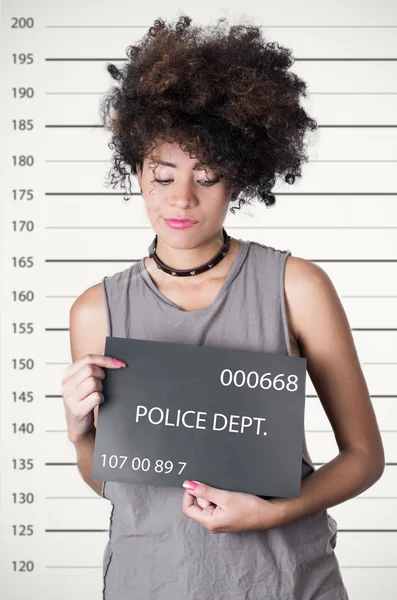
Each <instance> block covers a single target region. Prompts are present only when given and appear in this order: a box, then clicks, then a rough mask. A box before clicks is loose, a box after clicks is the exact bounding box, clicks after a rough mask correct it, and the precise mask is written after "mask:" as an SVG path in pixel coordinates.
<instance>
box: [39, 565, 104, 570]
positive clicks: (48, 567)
mask: <svg viewBox="0 0 397 600" xmlns="http://www.w3.org/2000/svg"><path fill="white" fill-rule="evenodd" d="M45 568H46V569H102V565H100V566H95V565H91V566H90V565H88V566H83V565H46V567H45Z"/></svg>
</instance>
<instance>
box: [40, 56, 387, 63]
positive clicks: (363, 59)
mask: <svg viewBox="0 0 397 600" xmlns="http://www.w3.org/2000/svg"><path fill="white" fill-rule="evenodd" d="M44 60H45V62H107V61H112V60H113V61H117V62H126V61H127V60H129V59H128V58H126V57H124V56H122V57H119V58H114V57H99V56H79V57H77V56H51V57H48V58H45V59H44ZM294 61H295V62H397V57H395V56H379V57H377V56H359V57H353V56H341V57H337V56H335V57H333V56H316V57H300V58H298V57H297V56H294Z"/></svg>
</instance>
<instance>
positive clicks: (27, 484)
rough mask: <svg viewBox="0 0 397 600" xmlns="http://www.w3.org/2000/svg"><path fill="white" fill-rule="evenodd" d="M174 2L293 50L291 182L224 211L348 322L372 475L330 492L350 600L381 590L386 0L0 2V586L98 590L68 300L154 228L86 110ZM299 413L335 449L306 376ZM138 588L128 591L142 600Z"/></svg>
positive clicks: (49, 593)
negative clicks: (300, 271) (77, 424)
mask: <svg viewBox="0 0 397 600" xmlns="http://www.w3.org/2000/svg"><path fill="white" fill-rule="evenodd" d="M183 8H184V10H185V12H186V14H188V15H189V16H191V17H192V18H193V20H194V22H196V23H198V24H204V25H211V24H214V23H215V22H216V20H217V19H218V18H219V17H220V16H227V17H228V19H229V21H230V23H231V24H233V23H236V22H238V20H239V17H240V16H241V17H246V16H247V17H248V18H250V19H252V22H253V23H254V24H256V25H262V26H263V28H264V33H265V35H266V36H267V37H268V38H269V39H270V40H277V41H279V42H280V43H281V44H283V45H286V46H288V47H290V48H292V50H293V54H294V56H295V57H296V62H295V64H294V65H293V67H292V70H294V71H295V72H296V73H297V74H299V75H300V76H302V77H303V78H304V79H305V80H306V81H307V82H308V86H309V89H308V91H309V97H308V98H307V100H305V102H304V103H305V106H306V107H307V108H308V110H309V112H310V114H311V116H313V117H314V118H316V120H317V121H318V123H319V128H318V131H317V133H316V134H315V137H313V136H312V138H310V142H309V143H310V146H309V152H310V158H311V160H310V162H309V163H308V164H307V165H305V166H304V167H303V177H302V179H301V180H300V181H298V182H297V183H296V184H295V185H294V186H289V185H288V184H285V183H279V184H278V185H277V186H276V188H275V189H276V191H277V192H278V193H277V203H276V206H275V207H273V208H271V209H266V208H265V206H264V205H257V206H253V207H250V208H249V209H243V210H242V211H240V212H238V213H236V215H232V214H229V215H228V217H227V220H226V223H225V226H226V228H227V230H228V231H229V232H230V234H231V235H233V236H234V237H239V238H243V239H252V240H256V241H259V242H261V243H265V244H268V245H271V246H274V247H277V248H280V249H286V248H289V249H291V250H292V253H293V255H295V256H301V257H303V258H306V259H308V260H312V261H314V262H315V263H317V264H319V265H320V266H321V267H322V268H323V269H325V271H326V272H327V273H328V274H329V275H330V277H331V278H332V280H333V282H334V285H335V287H336V289H337V291H338V293H339V295H340V297H341V299H342V302H343V305H344V307H345V310H346V312H347V315H348V318H349V322H350V325H351V328H352V331H353V335H354V339H355V343H356V346H357V350H358V352H359V356H360V360H361V363H362V366H363V370H364V374H365V377H366V380H367V383H368V386H369V389H370V392H371V397H372V402H373V405H374V408H375V411H376V415H377V419H378V423H379V427H380V429H381V431H382V438H383V442H384V446H385V453H386V462H387V465H386V468H385V472H384V474H383V476H382V478H381V479H380V480H379V481H378V482H377V483H376V484H375V485H374V486H373V487H371V488H370V489H369V490H367V491H366V492H364V493H363V494H361V495H360V496H358V497H357V498H354V499H352V500H350V501H347V502H345V503H343V504H342V505H338V506H335V507H333V508H330V509H329V513H330V514H331V515H332V516H333V517H334V518H335V519H336V520H337V522H338V526H339V532H338V541H337V547H336V552H337V556H338V559H339V562H340V565H341V569H342V572H343V576H344V580H345V583H346V587H347V589H348V592H349V595H350V598H351V600H372V599H373V598H374V597H376V598H379V600H391V599H392V598H395V597H396V593H397V385H396V372H397V369H396V366H397V353H396V345H397V310H396V308H397V301H396V298H397V242H396V233H397V209H396V201H397V182H396V177H395V173H396V162H397V5H396V2H395V1H392V0H390V1H387V0H378V1H377V2H370V1H369V0H366V1H364V2H363V1H359V0H355V1H347V2H346V1H344V2H339V1H337V2H335V1H333V2H311V1H301V2H293V1H292V0H291V1H288V2H286V1H282V2H277V3H275V2H263V3H261V4H260V3H257V2H253V1H246V2H245V3H244V13H242V12H241V11H240V3H239V2H237V1H236V0H234V1H233V2H229V4H228V5H227V7H214V5H213V3H208V4H203V3H202V2H200V4H199V5H197V4H196V3H194V2H190V3H189V2H188V3H187V4H186V3H185V5H184V7H182V5H181V4H179V3H176V2H167V3H166V4H164V3H163V2H159V1H156V0H155V1H154V2H152V3H148V4H144V3H141V2H139V3H138V2H127V1H126V0H113V2H111V3H109V2H106V3H105V2H98V1H95V2H94V1H93V0H89V1H87V0H85V1H84V2H77V1H76V0H69V1H68V2H50V1H48V0H46V1H44V0H43V1H40V0H36V1H29V2H28V1H21V0H12V1H11V0H9V1H4V2H3V3H2V6H1V111H0V112H1V117H0V118H1V139H0V143H1V163H0V167H1V244H2V252H1V377H0V379H1V471H0V503H1V504H0V510H1V573H0V590H1V597H2V598H4V599H5V600H22V599H24V598H26V597H29V598H31V599H39V598H40V599H42V598H56V599H57V600H69V599H72V598H85V599H86V600H96V599H98V598H101V597H102V573H101V565H102V557H103V550H104V548H105V544H106V541H107V539H108V526H109V516H110V509H111V505H110V502H109V501H107V500H105V499H102V498H100V497H99V496H97V495H96V494H95V493H94V492H93V491H92V490H91V488H89V487H88V486H87V485H86V484H85V483H84V481H83V480H82V479H81V477H80V475H79V474H78V471H77V467H76V464H75V461H76V456H75V450H74V446H73V445H72V444H71V442H69V440H68V437H67V433H66V426H65V420H64V409H63V402H62V398H61V395H60V380H61V373H62V372H63V371H64V369H65V368H66V367H67V366H68V365H69V364H70V362H71V356H70V347H69V332H68V325H69V309H70V307H71V305H72V303H73V301H74V299H75V298H76V297H77V296H79V295H80V294H81V293H82V292H83V291H84V290H85V289H86V288H87V287H89V286H91V285H93V284H95V283H98V282H99V281H100V280H101V279H102V277H103V276H104V275H110V274H112V273H115V272H117V271H121V270H123V269H125V268H127V267H128V266H129V264H131V263H132V262H133V261H135V260H137V259H140V258H141V257H142V256H144V255H146V253H147V247H148V245H149V244H150V242H151V241H152V239H153V235H154V233H153V230H152V229H151V227H150V224H149V222H148V220H147V218H146V216H145V213H144V206H143V200H142V198H141V196H140V194H139V187H138V185H136V188H135V190H136V195H134V196H133V197H132V198H131V199H130V200H129V201H128V202H124V201H123V195H122V190H120V189H117V188H116V189H112V188H111V187H106V186H105V185H104V183H105V181H106V177H107V172H108V169H109V167H110V163H109V159H110V156H111V151H110V149H109V148H108V146H107V143H108V141H109V137H108V134H106V133H105V132H104V130H103V128H102V127H101V126H100V125H99V115H98V107H99V101H100V98H101V95H102V93H103V92H104V91H105V90H106V89H108V88H109V86H110V85H111V84H112V83H113V82H112V81H111V78H110V76H109V75H108V73H107V71H106V65H107V62H108V61H114V62H115V63H116V64H120V65H121V64H122V63H123V61H124V60H125V59H126V55H125V49H126V47H127V46H128V45H130V44H132V43H133V42H134V41H135V40H137V39H139V38H141V37H142V35H144V34H145V33H146V31H147V29H148V27H149V26H150V25H152V24H153V21H154V19H155V18H158V17H162V18H164V19H167V20H173V19H174V18H175V17H177V16H178V11H180V10H181V11H182V9H183ZM305 412H306V421H305V425H306V431H307V442H308V448H309V452H310V454H311V456H312V458H313V460H314V462H315V463H316V465H317V466H320V465H321V464H323V463H325V462H328V461H329V460H331V459H332V458H333V457H334V456H335V455H336V454H337V452H338V448H337V445H336V442H335V439H334V435H333V432H332V430H331V427H330V424H329V422H328V420H327V417H326V415H325V413H324V410H323V408H322V406H321V403H320V401H319V399H318V397H317V395H316V392H315V390H314V388H313V385H312V383H311V381H310V379H308V381H307V400H306V411H305ZM142 600H143V599H142Z"/></svg>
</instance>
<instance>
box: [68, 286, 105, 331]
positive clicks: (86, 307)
mask: <svg viewBox="0 0 397 600" xmlns="http://www.w3.org/2000/svg"><path fill="white" fill-rule="evenodd" d="M70 323H71V326H72V325H77V326H78V327H79V329H80V330H81V329H85V330H87V329H91V328H92V327H96V328H99V329H100V330H103V331H104V330H105V326H106V316H105V302H104V297H103V290H102V283H96V284H95V285H93V286H91V287H89V288H88V289H86V290H85V291H84V292H83V293H82V294H80V296H78V298H76V300H75V301H74V302H73V304H72V306H71V308H70Z"/></svg>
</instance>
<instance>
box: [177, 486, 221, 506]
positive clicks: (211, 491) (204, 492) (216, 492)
mask: <svg viewBox="0 0 397 600" xmlns="http://www.w3.org/2000/svg"><path fill="white" fill-rule="evenodd" d="M182 485H183V487H184V488H185V489H186V490H187V491H188V492H189V493H190V494H192V495H193V496H195V497H196V498H202V499H204V500H209V501H210V502H212V503H213V504H216V505H217V506H223V505H224V503H225V501H226V499H227V497H228V496H229V494H230V492H228V491H227V490H221V489H218V488H214V487H211V486H210V485H207V484H206V483H200V482H199V481H190V479H187V480H186V481H184V482H183V484H182Z"/></svg>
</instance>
